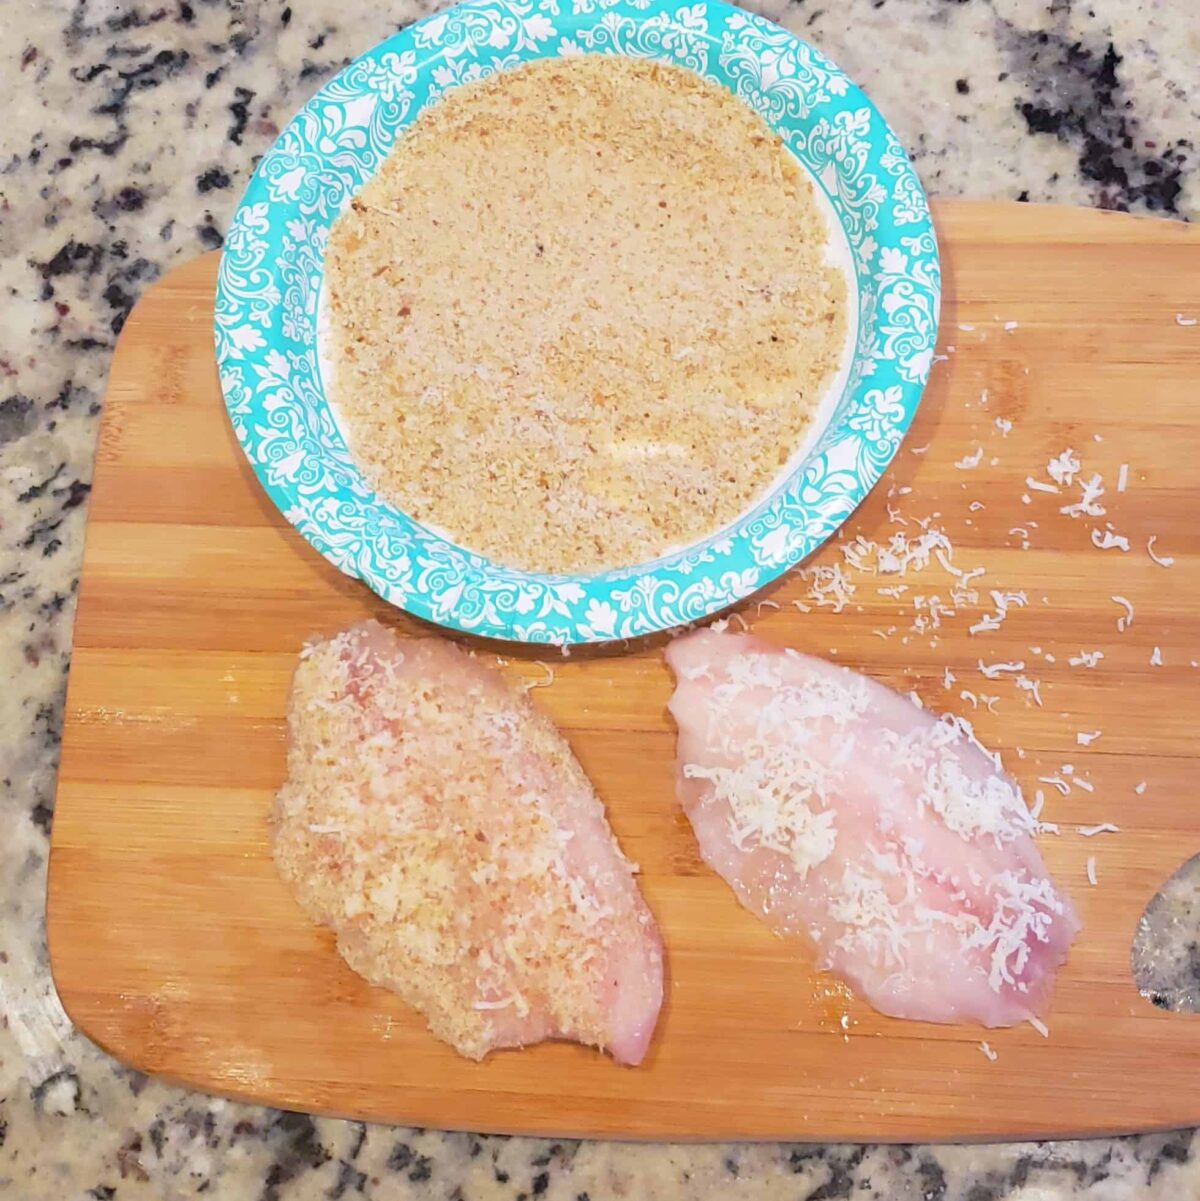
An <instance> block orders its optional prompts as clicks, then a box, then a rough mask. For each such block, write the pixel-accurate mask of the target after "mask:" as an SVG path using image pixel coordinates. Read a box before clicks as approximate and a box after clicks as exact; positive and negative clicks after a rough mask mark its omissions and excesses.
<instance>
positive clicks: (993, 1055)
mask: <svg viewBox="0 0 1200 1201" xmlns="http://www.w3.org/2000/svg"><path fill="white" fill-rule="evenodd" d="M979 1049H980V1050H981V1051H982V1052H983V1054H984V1055H985V1056H986V1057H987V1058H988V1059H989V1060H991V1062H992V1063H995V1062H996V1060H997V1059H999V1058H1000V1056H999V1055H997V1054H996V1052H995V1051H993V1050H992V1048H991V1047H990V1046H988V1044H987V1043H986V1042H981V1043H980V1044H979Z"/></svg>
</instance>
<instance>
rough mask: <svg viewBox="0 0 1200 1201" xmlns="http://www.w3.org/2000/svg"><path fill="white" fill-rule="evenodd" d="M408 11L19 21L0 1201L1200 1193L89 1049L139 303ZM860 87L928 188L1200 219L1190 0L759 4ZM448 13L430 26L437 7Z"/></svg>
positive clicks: (5, 213)
mask: <svg viewBox="0 0 1200 1201" xmlns="http://www.w3.org/2000/svg"><path fill="white" fill-rule="evenodd" d="M423 2H424V0H420V2H417V3H414V2H413V0H370V2H368V0H307V3H303V2H302V0H292V4H291V5H290V6H289V5H288V4H287V3H286V0H139V2H137V3H121V2H120V0H41V2H40V3H36V4H26V3H21V2H20V0H0V13H2V14H3V16H4V18H5V20H4V25H5V28H6V32H7V36H6V37H5V38H4V39H3V43H2V45H0V63H2V64H3V77H4V78H5V79H6V80H9V81H10V83H11V85H12V86H11V89H10V95H11V98H10V100H9V101H8V102H7V104H6V106H5V114H4V130H3V133H0V283H2V285H3V289H4V308H3V312H2V316H0V321H2V323H3V336H2V337H0V472H2V475H3V481H4V486H3V489H2V490H0V547H2V549H0V556H2V557H0V670H2V671H3V675H4V678H5V679H7V680H9V681H10V684H9V686H8V687H6V688H5V689H4V691H3V694H2V695H0V731H3V733H2V735H0V779H2V781H3V783H2V791H0V881H2V882H3V883H2V886H0V1195H2V1196H4V1197H13V1198H20V1199H22V1201H33V1199H35V1198H47V1199H53V1201H74V1199H76V1198H79V1199H82V1198H96V1199H99V1201H103V1199H106V1198H118V1199H120V1201H134V1199H140V1198H155V1199H158V1201H161V1199H163V1198H187V1197H193V1196H199V1195H201V1194H207V1195H209V1196H219V1197H222V1198H255V1199H258V1198H262V1199H273V1198H309V1197H312V1198H318V1197H328V1198H340V1197H359V1196H362V1197H368V1198H375V1199H380V1201H381V1199H385V1198H402V1197H414V1198H424V1197H437V1198H448V1199H449V1198H457V1199H459V1201H473V1199H475V1198H481V1199H482V1198H498V1199H510V1198H511V1199H524V1198H531V1197H545V1198H547V1199H548V1201H551V1199H553V1201H559V1199H571V1201H582V1199H590V1201H603V1199H605V1198H609V1197H619V1196H631V1197H636V1198H639V1199H640V1198H645V1199H647V1201H649V1199H651V1198H681V1199H682V1198H688V1197H712V1196H720V1197H734V1196H737V1197H754V1198H774V1197H781V1198H783V1197H786V1198H789V1199H791V1198H795V1199H805V1198H807V1199H809V1201H832V1199H836V1198H849V1197H852V1196H853V1197H856V1198H857V1197H863V1198H887V1199H888V1201H908V1199H912V1201H916V1199H921V1201H994V1199H1000V1198H1005V1199H1009V1201H1016V1199H1018V1198H1020V1199H1021V1201H1034V1199H1035V1198H1036V1199H1046V1198H1059V1197H1083V1196H1086V1197H1089V1198H1104V1199H1106V1201H1115V1199H1118V1198H1120V1199H1123V1198H1135V1197H1136V1198H1163V1199H1166V1198H1171V1199H1174V1198H1181V1197H1184V1196H1197V1195H1200V1163H1198V1162H1197V1160H1196V1159H1194V1157H1193V1151H1194V1149H1195V1147H1196V1144H1195V1143H1194V1141H1193V1138H1194V1136H1193V1133H1192V1132H1191V1131H1185V1132H1179V1133H1175V1134H1163V1135H1154V1136H1146V1137H1140V1138H1128V1139H1117V1140H1105V1141H1097V1142H1088V1143H1082V1142H1074V1143H1057V1144H1049V1143H1043V1144H1025V1145H1019V1146H991V1147H943V1148H927V1147H854V1146H839V1147H819V1146H812V1147H810V1146H803V1145H785V1146H780V1145H757V1146H696V1147H687V1146H634V1145H622V1144H608V1143H571V1142H554V1143H550V1142H542V1141H534V1140H528V1139H501V1138H481V1137H474V1136H471V1135H463V1134H449V1135H446V1134H437V1133H428V1132H414V1131H409V1130H402V1129H388V1128H384V1127H365V1126H363V1125H361V1124H358V1123H350V1122H338V1121H330V1120H314V1119H310V1118H308V1117H305V1116H301V1115H297V1114H286V1113H275V1112H271V1111H267V1110H262V1109H255V1108H251V1107H246V1106H241V1105H235V1104H232V1103H228V1102H224V1101H220V1100H215V1099H212V1098H209V1097H205V1096H200V1095H196V1094H189V1093H185V1092H182V1091H180V1090H178V1089H174V1088H171V1087H168V1086H166V1085H163V1084H160V1083H157V1082H155V1081H153V1080H148V1079H146V1078H145V1077H143V1076H141V1075H139V1074H137V1073H134V1072H131V1071H128V1070H126V1069H124V1068H121V1067H120V1066H118V1065H117V1064H116V1063H114V1062H113V1061H112V1060H110V1059H109V1058H107V1057H106V1056H105V1055H104V1054H103V1053H101V1052H100V1051H99V1050H97V1049H96V1048H95V1047H93V1046H92V1045H91V1044H90V1043H88V1042H87V1041H86V1040H85V1039H83V1038H82V1037H81V1036H79V1035H77V1034H75V1033H74V1032H73V1031H72V1030H71V1028H70V1024H69V1022H68V1021H67V1019H66V1017H65V1016H64V1014H63V1012H62V1010H61V1008H60V1007H59V1005H58V1003H57V1000H56V998H55V994H54V991H53V987H52V985H51V983H50V977H49V972H48V968H47V962H46V951H45V945H44V930H43V909H44V892H45V871H46V858H47V845H48V844H47V834H48V831H49V828H50V822H51V819H52V810H53V794H54V772H55V765H56V759H57V742H58V729H59V724H60V720H61V712H62V700H63V690H64V683H65V678H66V672H67V666H68V658H69V651H70V640H71V617H72V609H73V596H74V591H75V587H76V582H77V580H76V576H77V571H78V564H79V558H80V552H81V545H82V537H83V527H84V519H85V514H86V508H87V503H86V502H87V495H88V480H89V478H90V473H91V460H92V452H93V445H94V439H95V435H96V420H97V415H98V413H99V410H100V399H101V395H102V390H103V384H104V377H105V373H106V371H107V369H108V363H109V357H110V354H111V351H112V348H113V345H114V342H115V339H116V335H117V333H118V332H119V330H120V328H121V324H122V322H123V321H124V320H125V318H126V316H127V315H128V313H129V310H130V308H131V307H132V305H133V303H134V301H135V300H136V299H137V297H138V295H139V293H140V292H141V291H142V290H143V289H144V288H145V287H146V285H147V284H148V283H149V282H150V281H151V280H153V279H155V278H156V277H157V276H159V275H160V274H162V273H163V272H164V271H166V270H167V268H168V267H169V266H170V265H171V264H172V263H174V262H176V261H178V260H180V259H184V258H188V257H190V256H192V255H195V254H197V253H199V252H200V251H202V250H206V249H211V248H213V247H217V246H220V245H221V240H222V231H223V230H224V229H225V227H226V224H227V222H228V220H229V217H230V215H231V212H232V210H233V207H234V204H235V202H236V200H237V197H238V195H239V194H240V192H241V189H242V187H243V185H244V184H245V182H246V180H247V178H248V176H249V173H250V171H251V170H252V168H253V166H254V163H255V162H256V160H257V156H258V155H259V154H261V153H262V151H263V150H264V149H265V147H266V146H267V145H268V144H269V143H270V141H271V140H272V139H273V138H274V136H275V135H276V134H277V133H278V131H279V129H280V127H281V126H282V125H283V124H284V123H286V121H287V120H288V118H289V117H290V115H291V114H292V112H293V111H294V110H295V109H296V108H297V107H298V106H299V105H300V104H301V103H302V102H303V101H304V100H305V99H306V98H307V97H308V96H309V94H310V93H311V92H312V91H313V90H314V89H315V88H317V87H318V86H319V85H320V84H321V83H322V82H323V81H324V80H325V79H327V78H328V77H329V76H330V75H331V74H332V73H333V72H334V71H336V70H337V69H338V68H339V67H340V66H342V65H343V64H344V63H345V62H346V61H347V60H348V58H349V57H350V56H352V55H353V54H355V53H356V52H358V51H359V50H361V49H363V48H365V47H367V46H369V45H371V44H372V43H373V42H375V41H377V40H378V39H380V38H382V37H384V36H385V35H387V34H388V33H390V32H392V31H393V30H394V29H396V28H397V27H398V26H400V25H402V24H404V23H406V22H408V21H410V20H412V19H414V18H416V17H418V16H420V15H421V14H422V11H424V10H423V7H422V3H423ZM755 2H756V6H757V7H758V8H759V11H762V12H764V13H765V14H766V15H767V16H769V17H772V18H774V19H776V20H779V21H782V22H783V23H784V24H786V25H787V26H788V27H789V28H791V29H793V30H796V31H797V32H800V33H802V34H803V35H805V36H806V37H808V38H809V39H811V40H812V41H814V42H815V43H816V44H817V45H819V46H820V47H821V48H822V49H823V50H825V51H826V53H828V54H829V55H830V56H831V57H832V58H833V59H834V60H835V61H837V62H838V63H840V64H841V65H842V66H843V67H844V68H845V69H846V70H847V71H848V72H849V73H850V74H851V75H852V76H853V77H855V78H856V79H857V80H858V81H859V82H860V83H862V84H863V85H864V87H865V88H866V90H867V91H868V92H869V93H870V94H871V95H872V97H873V98H874V99H875V101H876V102H877V103H878V104H879V106H880V107H881V108H882V109H883V111H884V112H885V113H886V114H887V116H888V117H889V119H890V120H891V121H892V122H893V124H894V125H895V126H896V128H897V129H898V131H899V133H900V135H901V137H902V139H903V140H904V141H905V142H906V143H907V144H908V146H909V147H910V148H911V149H912V151H913V152H914V157H915V160H916V164H917V167H918V169H919V171H920V173H921V175H922V176H923V178H924V180H925V183H926V185H927V187H928V189H929V190H930V192H932V193H933V194H935V195H943V196H948V195H970V196H988V197H1009V198H1017V199H1027V200H1034V201H1041V200H1046V201H1060V202H1065V203H1075V204H1089V205H1094V206H1101V207H1105V208H1122V209H1130V210H1132V211H1135V212H1142V213H1146V212H1150V213H1157V214H1160V215H1162V216H1165V217H1174V218H1188V217H1191V218H1195V217H1196V216H1197V215H1200V170H1198V169H1197V148H1196V147H1194V146H1193V145H1192V143H1191V142H1190V141H1189V137H1191V136H1194V135H1195V133H1196V131H1197V130H1198V129H1200V23H1197V21H1196V20H1195V17H1194V14H1193V12H1192V6H1191V5H1190V4H1189V3H1187V2H1186V0H1138V2H1135V0H1090V2H1088V0H957V2H953V0H755ZM430 7H432V5H430Z"/></svg>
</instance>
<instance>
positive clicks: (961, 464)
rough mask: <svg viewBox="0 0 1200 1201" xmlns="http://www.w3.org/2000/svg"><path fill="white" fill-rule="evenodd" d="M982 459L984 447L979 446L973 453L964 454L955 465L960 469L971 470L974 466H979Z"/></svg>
mask: <svg viewBox="0 0 1200 1201" xmlns="http://www.w3.org/2000/svg"><path fill="white" fill-rule="evenodd" d="M982 461H983V447H982V446H977V447H976V448H975V452H974V453H973V454H969V455H964V456H963V457H962V458H961V459H959V460H958V461H957V462H956V463H955V464H954V466H955V467H957V468H958V469H959V470H960V471H970V470H971V469H972V468H975V467H978V466H979V464H980V463H981V462H982Z"/></svg>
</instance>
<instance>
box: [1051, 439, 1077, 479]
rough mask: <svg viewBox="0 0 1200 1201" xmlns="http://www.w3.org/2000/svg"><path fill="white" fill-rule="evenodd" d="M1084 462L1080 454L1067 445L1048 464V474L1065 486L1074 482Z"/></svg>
mask: <svg viewBox="0 0 1200 1201" xmlns="http://www.w3.org/2000/svg"><path fill="white" fill-rule="evenodd" d="M1081 467H1082V464H1081V463H1080V461H1079V456H1078V455H1076V453H1075V451H1074V450H1072V449H1071V447H1069V446H1068V447H1067V449H1066V450H1064V451H1063V452H1062V454H1060V455H1059V456H1058V457H1057V458H1055V459H1051V460H1050V462H1049V463H1047V464H1046V474H1047V475H1048V476H1049V477H1050V478H1051V479H1052V480H1053V481H1054V482H1055V483H1056V484H1062V485H1063V486H1064V487H1067V486H1068V485H1070V484H1072V483H1074V481H1075V477H1076V475H1078V474H1079V470H1080V468H1081Z"/></svg>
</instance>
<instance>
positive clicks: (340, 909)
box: [274, 622, 663, 1064]
mask: <svg viewBox="0 0 1200 1201" xmlns="http://www.w3.org/2000/svg"><path fill="white" fill-rule="evenodd" d="M288 730H289V734H290V743H289V746H288V778H287V782H286V783H285V784H284V786H283V788H282V789H281V790H280V793H279V797H278V801H277V804H276V811H275V823H274V824H275V841H274V851H275V861H276V864H277V865H278V867H279V871H280V874H281V875H282V876H283V878H284V880H285V881H286V882H287V883H288V884H289V885H290V886H291V888H292V890H293V891H294V893H295V894H296V897H297V898H298V899H299V901H300V903H301V904H302V905H303V906H304V908H305V910H306V911H307V912H308V913H309V915H310V916H311V917H313V918H314V919H315V920H316V921H319V922H321V923H323V924H324V925H327V926H329V927H330V928H331V929H332V930H333V932H334V933H335V934H336V936H337V947H338V950H339V951H340V952H341V954H342V956H343V958H344V959H345V960H346V962H347V963H348V964H349V965H350V966H351V967H352V968H353V969H354V970H355V971H356V972H358V973H360V974H361V975H363V976H365V977H366V978H367V979H368V980H369V981H371V982H372V983H373V984H379V985H383V986H384V987H386V988H390V989H394V990H395V991H396V992H398V993H399V994H400V995H401V996H402V997H403V998H404V1000H405V1001H407V1002H408V1003H409V1004H410V1005H412V1006H414V1007H415V1008H416V1009H419V1010H420V1011H421V1012H422V1013H423V1014H424V1015H425V1018H426V1019H427V1021H428V1022H429V1026H430V1028H431V1029H432V1030H433V1032H434V1034H436V1035H437V1036H438V1037H439V1038H442V1039H444V1040H445V1041H446V1042H448V1043H450V1044H451V1045H452V1046H453V1047H454V1048H455V1049H456V1050H458V1051H459V1052H460V1053H461V1054H463V1055H466V1056H469V1057H470V1058H472V1059H481V1058H483V1056H484V1055H486V1054H487V1053H488V1052H489V1051H491V1050H494V1049H495V1048H498V1047H521V1046H526V1045H528V1044H530V1043H536V1042H540V1041H542V1040H543V1039H549V1038H562V1039H571V1040H573V1041H576V1042H581V1043H588V1044H590V1045H592V1046H597V1047H601V1048H604V1049H606V1050H608V1051H609V1052H610V1053H611V1054H612V1056H613V1058H614V1059H616V1060H618V1061H619V1062H621V1063H627V1064H637V1063H640V1062H641V1061H642V1058H643V1057H644V1056H645V1054H646V1049H647V1046H648V1044H649V1042H650V1037H651V1035H652V1034H653V1032H654V1025H655V1022H656V1021H657V1018H658V1011H659V1006H660V1005H661V1003H662V983H663V958H662V941H661V939H660V937H659V933H658V927H657V926H656V925H655V922H654V918H653V917H652V916H651V913H650V910H649V909H648V908H647V907H646V903H645V902H644V901H643V900H642V897H641V894H640V892H639V891H638V887H637V884H636V883H635V881H634V876H633V869H632V867H631V865H630V864H629V862H628V861H627V860H626V859H625V857H624V856H623V855H622V854H621V851H620V848H619V847H618V846H617V842H616V839H615V838H614V837H613V833H612V830H611V829H610V828H609V825H608V822H607V820H606V819H605V815H604V807H603V806H602V805H601V803H600V801H599V800H598V799H597V797H596V793H595V791H594V790H593V789H592V786H591V783H590V782H589V780H588V778H587V776H585V775H584V773H583V769H582V768H581V767H580V766H579V763H578V762H577V761H576V759H575V756H574V755H573V754H572V753H571V748H570V747H569V746H568V745H567V743H566V740H565V739H564V738H563V737H562V735H561V734H559V732H558V731H557V730H556V729H555V727H554V725H553V723H552V722H551V721H550V719H549V718H548V717H546V716H545V715H544V714H543V713H541V712H540V711H539V710H538V709H537V708H535V707H534V706H533V705H532V704H531V703H530V701H529V699H528V697H527V696H526V695H525V693H524V692H522V691H519V690H517V689H514V688H513V687H512V686H511V685H509V684H508V683H506V681H505V680H504V678H503V677H502V676H501V675H500V674H499V673H498V672H496V671H495V670H493V669H492V668H490V667H487V666H485V665H484V664H483V663H480V662H479V661H477V660H476V659H473V658H472V657H471V656H469V655H468V654H466V653H465V652H464V651H462V650H459V649H458V648H457V647H455V646H454V645H452V644H451V643H449V642H444V641H442V640H440V639H435V638H428V639H420V640H403V639H401V638H398V637H397V636H396V635H395V634H393V633H392V632H391V631H390V630H387V629H385V628H384V627H383V626H381V625H378V624H377V623H375V622H366V623H364V624H362V625H358V626H354V627H352V628H351V629H349V630H346V631H345V632H343V633H341V634H338V635H337V636H336V637H334V638H331V639H329V640H327V641H324V642H318V643H316V644H315V645H314V646H311V647H309V648H307V650H306V651H305V654H304V655H303V657H302V660H301V663H300V665H299V667H298V668H297V670H296V675H295V680H294V682H293V685H292V695H291V700H290V702H289V706H288Z"/></svg>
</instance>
